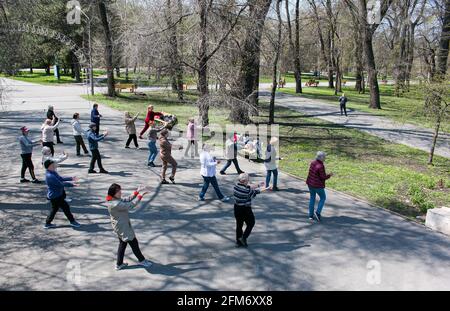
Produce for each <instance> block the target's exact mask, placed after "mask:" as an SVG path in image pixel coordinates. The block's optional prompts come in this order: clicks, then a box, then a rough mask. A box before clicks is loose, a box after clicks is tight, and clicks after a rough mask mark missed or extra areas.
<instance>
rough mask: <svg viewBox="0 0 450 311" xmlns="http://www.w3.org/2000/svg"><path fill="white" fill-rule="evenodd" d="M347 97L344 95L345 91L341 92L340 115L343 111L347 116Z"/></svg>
mask: <svg viewBox="0 0 450 311" xmlns="http://www.w3.org/2000/svg"><path fill="white" fill-rule="evenodd" d="M347 101H348V99H347V97H345V93H342V96H341V97H339V106H340V108H341V116H342V114H343V113H345V116H347Z"/></svg>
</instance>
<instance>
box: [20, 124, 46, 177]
mask: <svg viewBox="0 0 450 311" xmlns="http://www.w3.org/2000/svg"><path fill="white" fill-rule="evenodd" d="M20 131H21V132H22V135H21V136H20V137H19V142H20V149H21V153H20V156H21V157H22V170H21V171H20V182H21V183H24V182H30V181H29V180H28V179H26V178H25V172H26V170H27V169H28V170H29V171H30V175H31V178H32V181H31V182H32V183H34V184H38V183H40V181H39V180H38V179H37V178H36V176H35V175H34V165H33V161H32V160H31V155H32V154H33V147H34V146H36V145H39V144H40V143H41V140H38V141H32V140H31V139H30V138H29V137H28V134H29V132H30V130H29V129H28V128H27V127H26V126H22V127H21V128H20Z"/></svg>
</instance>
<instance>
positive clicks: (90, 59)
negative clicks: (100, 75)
mask: <svg viewBox="0 0 450 311" xmlns="http://www.w3.org/2000/svg"><path fill="white" fill-rule="evenodd" d="M75 9H76V10H77V11H78V12H80V13H81V14H83V15H84V16H85V17H86V19H87V21H88V23H87V25H88V41H89V81H90V84H91V95H92V96H93V95H94V68H92V42H91V19H90V17H89V16H88V15H87V14H86V13H84V11H83V10H82V9H81V7H79V6H76V7H75Z"/></svg>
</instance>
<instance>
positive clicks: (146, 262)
mask: <svg viewBox="0 0 450 311" xmlns="http://www.w3.org/2000/svg"><path fill="white" fill-rule="evenodd" d="M152 264H153V263H152V262H151V261H149V260H147V259H144V260H142V261H139V263H138V265H140V266H142V267H144V268H150V267H151V266H152Z"/></svg>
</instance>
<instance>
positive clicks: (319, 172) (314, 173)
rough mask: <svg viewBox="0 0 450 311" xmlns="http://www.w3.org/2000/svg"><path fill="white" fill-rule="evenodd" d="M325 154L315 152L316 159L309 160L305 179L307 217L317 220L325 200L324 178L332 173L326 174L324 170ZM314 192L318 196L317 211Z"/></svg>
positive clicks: (327, 177)
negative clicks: (307, 202) (307, 191)
mask: <svg viewBox="0 0 450 311" xmlns="http://www.w3.org/2000/svg"><path fill="white" fill-rule="evenodd" d="M325 157H326V154H325V152H323V151H319V152H317V155H316V159H315V160H314V161H312V162H311V164H310V166H309V173H308V178H307V179H306V184H307V185H308V188H309V194H310V198H309V219H310V220H314V217H315V218H316V220H317V221H320V220H321V216H320V214H321V212H322V209H323V206H324V205H325V200H326V199H327V196H326V194H325V180H327V179H329V178H330V177H331V176H333V173H330V174H328V175H327V173H326V172H325V165H324V164H323V162H325ZM316 194H317V195H318V196H319V198H320V200H319V204H318V206H317V211H314V205H315V204H316Z"/></svg>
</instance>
